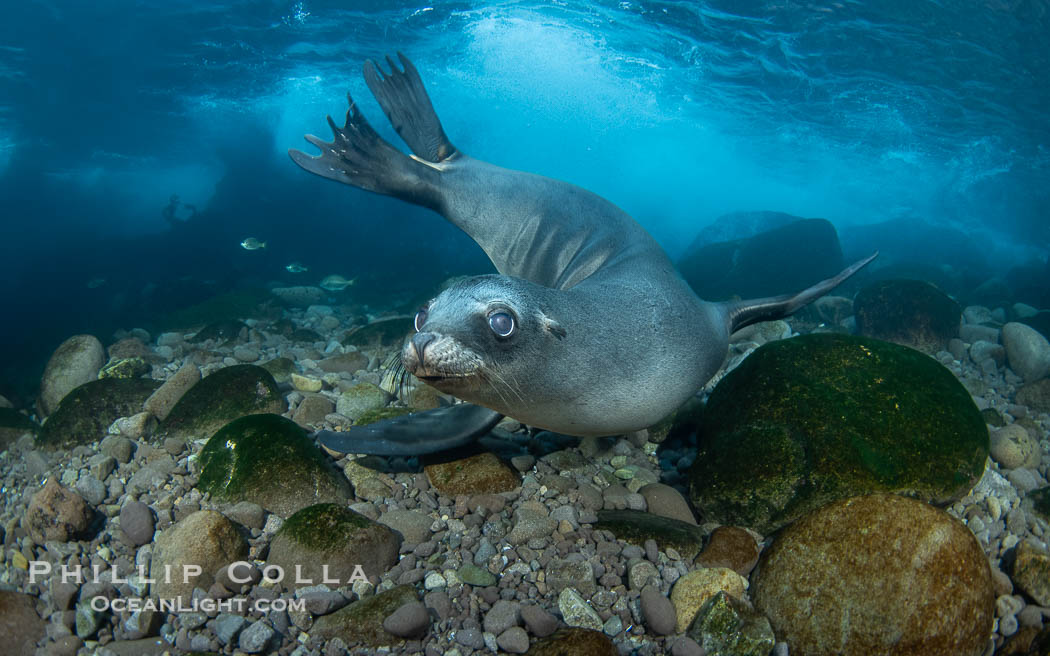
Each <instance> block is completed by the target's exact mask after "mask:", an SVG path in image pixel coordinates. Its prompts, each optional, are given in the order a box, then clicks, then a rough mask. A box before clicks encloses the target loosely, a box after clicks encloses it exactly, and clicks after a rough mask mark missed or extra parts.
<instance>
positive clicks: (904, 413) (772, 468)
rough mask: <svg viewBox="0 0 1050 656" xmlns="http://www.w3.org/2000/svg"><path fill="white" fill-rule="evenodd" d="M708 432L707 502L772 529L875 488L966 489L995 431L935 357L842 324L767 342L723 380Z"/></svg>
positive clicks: (932, 497)
mask: <svg viewBox="0 0 1050 656" xmlns="http://www.w3.org/2000/svg"><path fill="white" fill-rule="evenodd" d="M698 441H699V452H698V455H697V459H696V463H695V464H694V466H693V469H692V472H691V474H690V478H691V483H692V485H691V497H692V501H693V504H694V505H695V506H696V508H697V510H698V511H699V512H700V514H701V515H702V516H703V517H705V518H706V519H708V520H713V521H718V522H720V523H723V524H733V525H737V526H745V527H749V528H753V529H755V530H757V531H758V532H760V533H769V532H771V531H773V530H775V529H777V528H779V527H781V526H783V525H785V524H787V523H789V522H791V521H793V520H794V519H796V518H798V517H800V516H801V515H803V514H805V513H807V512H809V511H811V510H814V509H816V508H818V507H820V506H823V505H824V504H826V503H829V502H832V501H835V500H837V499H842V498H844V497H851V496H856V495H860V494H866V493H871V492H892V493H899V494H904V495H908V496H913V497H916V498H919V499H923V500H925V501H930V502H933V503H947V502H950V501H952V500H954V499H958V498H959V497H961V496H962V495H964V494H965V493H966V492H967V491H968V490H969V489H970V488H971V487H972V486H973V485H974V484H975V483H976V482H977V480H978V479H979V478H980V476H981V473H982V472H983V471H984V463H985V458H986V457H987V456H988V442H989V440H988V430H987V428H986V427H985V423H984V419H983V418H982V417H981V413H980V412H978V410H977V408H976V406H974V404H973V400H972V399H971V398H970V395H969V394H968V393H967V392H966V390H965V389H964V388H963V387H962V385H960V384H959V382H958V381H957V380H956V379H955V377H954V376H953V375H952V374H951V372H949V371H948V370H947V369H945V368H944V367H942V366H941V365H940V364H938V363H937V362H936V361H935V360H933V359H932V358H930V357H928V356H926V355H924V354H922V353H920V352H918V351H916V350H913V349H910V348H907V347H902V346H897V345H895V344H890V343H888V342H881V341H878V340H874V339H868V338H863V337H852V336H848V335H838V334H815V335H806V336H802V337H796V338H793V339H786V340H781V341H777V342H773V343H769V344H766V345H764V346H762V347H761V348H759V349H757V350H756V351H755V352H754V353H752V354H751V355H750V356H749V357H748V358H747V359H746V360H744V362H743V363H741V365H740V366H739V367H737V368H736V369H735V370H733V371H732V372H730V373H729V374H728V375H726V377H725V378H723V379H722V381H721V382H720V383H719V384H718V386H717V387H716V388H715V390H714V391H713V392H712V394H711V397H710V399H709V400H708V404H707V409H706V411H705V414H704V419H703V424H702V427H701V430H700V432H699V434H698Z"/></svg>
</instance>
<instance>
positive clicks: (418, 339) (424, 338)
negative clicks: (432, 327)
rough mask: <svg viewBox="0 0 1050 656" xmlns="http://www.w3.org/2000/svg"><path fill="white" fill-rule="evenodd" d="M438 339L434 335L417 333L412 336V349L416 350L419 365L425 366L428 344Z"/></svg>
mask: <svg viewBox="0 0 1050 656" xmlns="http://www.w3.org/2000/svg"><path fill="white" fill-rule="evenodd" d="M435 339H437V335H435V334H434V333H416V334H415V335H412V348H414V349H415V350H416V360H418V361H419V365H420V366H423V351H424V350H425V349H426V348H427V344H429V343H430V342H432V341H434V340H435Z"/></svg>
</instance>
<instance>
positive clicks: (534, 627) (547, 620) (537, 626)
mask: <svg viewBox="0 0 1050 656" xmlns="http://www.w3.org/2000/svg"><path fill="white" fill-rule="evenodd" d="M521 620H522V621H523V622H525V626H526V627H527V628H528V629H529V633H531V634H532V635H534V636H536V637H537V638H546V637H547V636H549V635H550V634H552V633H554V632H555V631H557V630H558V626H559V625H560V624H561V623H560V622H559V621H558V618H557V617H555V616H554V615H551V614H550V613H548V612H547V611H546V610H544V609H543V608H541V607H539V606H537V605H534V604H529V605H526V606H522V607H521Z"/></svg>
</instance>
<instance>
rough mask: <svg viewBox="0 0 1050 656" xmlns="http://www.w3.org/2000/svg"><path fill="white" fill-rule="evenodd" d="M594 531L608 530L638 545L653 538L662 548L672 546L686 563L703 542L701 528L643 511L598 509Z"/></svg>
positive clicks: (694, 555)
mask: <svg viewBox="0 0 1050 656" xmlns="http://www.w3.org/2000/svg"><path fill="white" fill-rule="evenodd" d="M594 528H595V529H596V530H603V531H609V532H611V533H612V534H613V535H615V536H616V537H617V538H619V539H620V540H623V541H624V542H630V543H631V544H635V545H638V546H644V545H645V541H646V540H649V539H653V540H655V541H656V544H657V546H659V547H660V549H667V548H668V547H673V548H674V549H675V550H676V551H678V553H680V554H681V555H682V558H684V559H685V560H686V561H691V560H692V559H693V558H695V557H696V555H697V554H698V553H700V548H701V546H703V540H704V531H703V529H701V528H700V527H699V526H696V525H694V524H689V523H687V522H683V521H681V520H678V519H671V518H669V517H661V516H659V515H654V514H653V513H648V512H642V511H641V510H599V511H598V521H597V522H595V523H594Z"/></svg>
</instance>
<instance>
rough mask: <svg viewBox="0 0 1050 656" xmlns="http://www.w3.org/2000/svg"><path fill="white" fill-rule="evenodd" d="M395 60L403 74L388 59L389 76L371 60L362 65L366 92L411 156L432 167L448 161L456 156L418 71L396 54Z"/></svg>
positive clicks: (406, 58) (405, 58)
mask: <svg viewBox="0 0 1050 656" xmlns="http://www.w3.org/2000/svg"><path fill="white" fill-rule="evenodd" d="M397 58H398V59H400V60H401V66H402V67H403V68H404V69H405V70H404V71H400V70H398V68H397V64H395V63H394V60H392V59H390V56H389V55H387V58H386V63H387V66H389V67H390V72H389V73H387V72H386V71H384V70H383V69H382V68H381V67H379V66H376V64H375V62H373V61H372V60H371V59H370V60H368V61H366V62H365V82H366V83H367V84H368V88H369V89H370V90H371V91H372V95H373V96H375V98H376V100H377V101H378V102H379V106H380V107H382V108H383V113H384V114H386V117H387V118H388V119H390V124H391V125H392V126H394V130H396V131H397V133H398V134H399V135H401V138H402V139H404V141H405V143H406V144H407V145H408V147H409V148H411V149H412V152H413V153H415V154H416V155H417V156H419V157H422V158H423V159H425V160H427V161H428V162H434V163H435V164H436V163H438V162H440V161H442V160H445V159H448V158H449V157H451V156H452V155H454V154H455V153H456V148H455V147H454V146H453V145H452V144H451V143H450V142H449V140H448V137H447V136H445V130H444V129H443V128H442V127H441V121H440V120H438V117H437V112H435V111H434V106H433V105H432V104H431V103H430V96H428V95H427V90H426V89H425V88H424V87H423V79H422V78H420V77H419V71H417V70H416V67H415V66H413V65H412V62H410V61H409V60H408V57H405V56H404V55H402V54H401V53H400V52H399V53H397Z"/></svg>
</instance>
